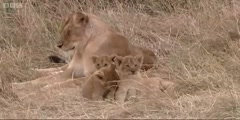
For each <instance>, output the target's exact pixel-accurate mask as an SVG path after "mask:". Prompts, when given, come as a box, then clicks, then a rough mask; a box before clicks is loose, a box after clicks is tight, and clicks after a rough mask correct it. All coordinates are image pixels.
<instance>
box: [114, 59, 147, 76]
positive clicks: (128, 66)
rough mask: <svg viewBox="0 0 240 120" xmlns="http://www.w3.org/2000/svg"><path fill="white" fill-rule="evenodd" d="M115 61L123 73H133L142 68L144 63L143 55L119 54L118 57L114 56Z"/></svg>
mask: <svg viewBox="0 0 240 120" xmlns="http://www.w3.org/2000/svg"><path fill="white" fill-rule="evenodd" d="M114 62H115V64H116V66H117V69H118V70H119V71H120V72H121V73H125V74H127V75H133V74H136V73H137V72H139V71H140V68H141V66H142V64H143V56H142V55H137V56H125V57H121V56H117V57H116V58H114Z"/></svg>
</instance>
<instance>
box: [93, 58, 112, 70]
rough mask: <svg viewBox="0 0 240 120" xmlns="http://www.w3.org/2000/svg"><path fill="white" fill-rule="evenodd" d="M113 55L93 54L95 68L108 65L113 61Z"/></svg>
mask: <svg viewBox="0 0 240 120" xmlns="http://www.w3.org/2000/svg"><path fill="white" fill-rule="evenodd" d="M115 57H116V56H115V55H112V56H93V57H92V61H93V64H94V65H95V67H96V68H97V70H99V69H100V68H103V67H109V66H110V65H111V64H112V63H113V59H114V58H115Z"/></svg>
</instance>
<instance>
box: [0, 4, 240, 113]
mask: <svg viewBox="0 0 240 120" xmlns="http://www.w3.org/2000/svg"><path fill="white" fill-rule="evenodd" d="M0 2H1V3H0V58H1V59H0V76H1V82H0V83H1V84H0V88H1V89H0V118H240V103H239V101H240V100H239V99H240V98H239V97H240V95H239V92H240V74H239V73H240V51H239V39H234V40H232V39H230V36H229V32H234V33H237V32H238V31H239V24H240V23H239V18H240V1H238V0H149V1H148V0H136V1H135V0H134V1H130V0H114V1H110V0H86V1H84V0H79V1H77V0H69V1H65V0H60V1H59V0H56V1H50V0H49V1H48V0H36V1H34V0H31V1H24V2H23V3H22V5H23V6H22V8H15V9H4V8H3V7H2V5H1V4H3V3H6V2H8V1H6V0H5V1H0ZM14 2H17V1H14ZM74 10H80V11H81V10H84V11H87V12H92V13H95V14H96V15H98V16H99V17H101V18H102V19H103V20H105V21H106V22H107V23H109V24H110V25H111V26H113V27H114V28H115V29H116V30H119V31H120V32H121V33H122V34H124V35H125V36H126V37H127V38H129V40H130V41H131V42H132V43H133V44H137V45H141V46H145V47H148V48H150V49H152V50H153V51H154V52H155V53H156V55H157V56H158V57H159V64H160V66H161V67H159V68H158V70H155V71H150V72H152V73H154V75H155V76H159V77H164V78H165V79H170V80H173V81H175V82H176V83H177V87H176V93H177V97H172V96H166V95H163V94H159V95H158V96H154V97H151V99H144V100H142V101H139V102H135V103H128V104H125V105H124V106H123V105H118V104H112V103H109V102H96V101H95V102H94V101H88V100H86V99H84V98H82V97H81V95H80V93H79V88H66V89H59V90H56V91H49V92H46V93H41V94H35V93H33V94H32V95H31V96H30V97H29V96H26V97H24V96H22V97H16V93H17V92H18V91H13V90H12V89H11V84H10V83H11V82H22V81H27V80H31V79H35V78H37V77H39V76H40V75H38V74H37V73H35V72H34V71H32V70H31V68H47V67H54V66H59V65H55V64H51V63H50V62H49V61H48V59H47V56H48V55H52V54H59V53H58V50H57V49H56V48H55V45H56V42H57V41H58V38H59V33H58V31H59V29H60V25H61V21H62V19H63V18H64V16H66V15H67V14H69V13H70V12H72V11H74ZM231 35H232V34H231ZM237 38H238V37H237ZM163 71H167V72H164V73H163Z"/></svg>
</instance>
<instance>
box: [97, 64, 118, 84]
mask: <svg viewBox="0 0 240 120" xmlns="http://www.w3.org/2000/svg"><path fill="white" fill-rule="evenodd" d="M115 69H116V66H115V65H114V64H110V65H109V66H107V67H103V68H101V69H99V70H98V71H96V72H95V73H94V74H93V76H94V77H95V78H96V80H98V81H99V82H100V83H101V84H102V85H104V86H106V85H107V84H108V83H107V82H110V81H113V80H119V76H118V74H117V73H116V71H115Z"/></svg>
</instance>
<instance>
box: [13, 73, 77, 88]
mask: <svg viewBox="0 0 240 120" xmlns="http://www.w3.org/2000/svg"><path fill="white" fill-rule="evenodd" d="M72 73H73V69H67V70H65V71H64V72H62V73H57V74H55V75H49V76H45V77H40V78H37V79H35V80H32V81H26V82H22V83H13V86H14V87H15V88H21V89H29V88H35V89H37V88H41V87H44V86H46V85H47V84H52V83H56V82H61V81H64V80H67V79H69V78H72V77H74V76H72Z"/></svg>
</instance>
